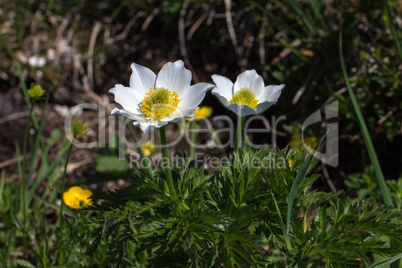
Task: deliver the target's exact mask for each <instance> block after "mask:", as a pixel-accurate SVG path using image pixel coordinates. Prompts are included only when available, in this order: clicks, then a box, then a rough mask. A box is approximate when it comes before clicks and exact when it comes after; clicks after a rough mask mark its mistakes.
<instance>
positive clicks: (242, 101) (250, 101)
mask: <svg viewBox="0 0 402 268" xmlns="http://www.w3.org/2000/svg"><path fill="white" fill-rule="evenodd" d="M230 102H231V103H237V104H238V105H247V106H249V107H254V106H257V103H258V100H256V98H255V95H254V92H253V91H252V90H251V89H249V88H248V87H244V88H242V89H240V90H238V91H237V92H236V93H235V94H234V95H233V97H232V100H231V101H230Z"/></svg>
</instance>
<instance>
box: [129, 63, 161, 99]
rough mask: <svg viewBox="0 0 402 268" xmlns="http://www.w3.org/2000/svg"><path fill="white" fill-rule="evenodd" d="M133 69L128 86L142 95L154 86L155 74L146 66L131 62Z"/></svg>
mask: <svg viewBox="0 0 402 268" xmlns="http://www.w3.org/2000/svg"><path fill="white" fill-rule="evenodd" d="M131 69H132V70H133V72H132V74H131V77H130V87H131V88H133V89H135V90H136V91H137V92H138V93H140V94H141V95H142V96H144V95H145V93H147V92H148V91H149V90H150V89H151V88H152V87H154V86H155V81H156V74H155V73H154V72H152V71H151V70H150V69H148V68H147V67H144V66H141V65H138V64H135V63H133V64H131Z"/></svg>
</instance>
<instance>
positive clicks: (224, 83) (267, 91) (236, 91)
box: [212, 70, 285, 116]
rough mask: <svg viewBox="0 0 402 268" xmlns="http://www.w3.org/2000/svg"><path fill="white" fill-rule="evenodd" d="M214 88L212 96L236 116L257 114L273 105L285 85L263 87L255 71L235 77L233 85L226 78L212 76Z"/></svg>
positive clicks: (262, 81) (260, 78)
mask: <svg viewBox="0 0 402 268" xmlns="http://www.w3.org/2000/svg"><path fill="white" fill-rule="evenodd" d="M212 79H213V80H214V83H215V85H216V86H215V88H214V89H213V90H212V94H213V95H215V96H216V97H217V98H218V99H219V101H220V102H221V103H222V104H223V105H224V106H225V107H227V108H228V109H229V110H232V111H233V112H234V113H236V114H237V115H238V116H247V115H251V114H259V113H262V112H264V111H265V110H266V109H268V108H269V107H270V106H271V105H273V104H275V103H276V101H277V100H278V98H279V96H280V95H281V92H282V89H283V88H284V87H285V85H283V84H282V85H270V86H265V85H264V80H263V79H262V77H261V76H260V75H258V74H257V72H256V71H255V70H248V71H245V72H243V73H241V74H240V75H239V76H237V79H236V82H235V83H234V84H233V83H232V81H230V80H229V79H228V78H226V77H224V76H221V75H216V74H214V75H213V76H212Z"/></svg>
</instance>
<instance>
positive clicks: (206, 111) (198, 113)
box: [186, 106, 213, 122]
mask: <svg viewBox="0 0 402 268" xmlns="http://www.w3.org/2000/svg"><path fill="white" fill-rule="evenodd" d="M212 111H213V109H212V107H209V106H202V107H201V108H200V109H199V110H195V111H194V113H195V116H194V117H193V118H187V119H186V120H187V121H194V120H195V121H197V122H199V121H201V120H203V119H205V118H208V117H210V116H211V115H212Z"/></svg>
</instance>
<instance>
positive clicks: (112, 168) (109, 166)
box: [95, 155, 130, 175]
mask: <svg viewBox="0 0 402 268" xmlns="http://www.w3.org/2000/svg"><path fill="white" fill-rule="evenodd" d="M95 162H96V168H95V169H96V171H98V172H100V173H107V174H111V175H123V174H127V173H128V172H129V171H130V166H129V165H128V164H127V163H126V162H125V161H124V160H120V159H119V158H118V157H116V156H110V155H102V156H98V157H96V158H95Z"/></svg>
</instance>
